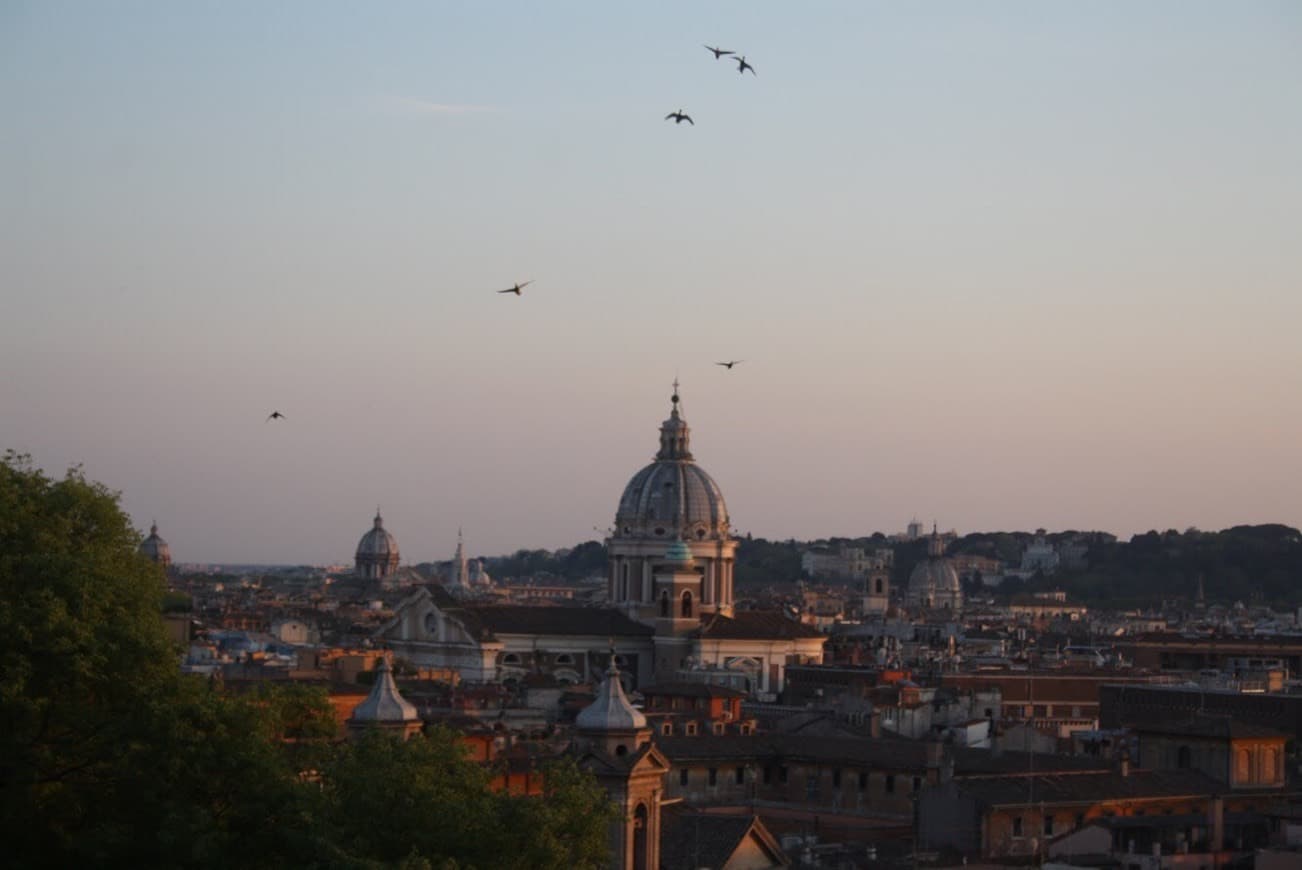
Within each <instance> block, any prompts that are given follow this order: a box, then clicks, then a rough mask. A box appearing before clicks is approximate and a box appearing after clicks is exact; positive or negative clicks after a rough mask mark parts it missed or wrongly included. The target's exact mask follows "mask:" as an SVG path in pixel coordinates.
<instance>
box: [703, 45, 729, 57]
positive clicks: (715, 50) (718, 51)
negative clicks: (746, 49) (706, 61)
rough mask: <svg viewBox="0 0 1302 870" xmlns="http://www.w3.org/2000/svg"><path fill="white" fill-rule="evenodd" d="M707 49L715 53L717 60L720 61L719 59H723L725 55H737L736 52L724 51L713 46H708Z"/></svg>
mask: <svg viewBox="0 0 1302 870" xmlns="http://www.w3.org/2000/svg"><path fill="white" fill-rule="evenodd" d="M706 48H707V49H709V50H710V51H712V52H714V59H715V60H718V59H719V58H721V57H723V56H724V55H725V54H736V52H735V51H724V50H723V49H722V48H715V47H714V46H713V45H707V46H706Z"/></svg>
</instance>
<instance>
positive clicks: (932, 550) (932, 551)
mask: <svg viewBox="0 0 1302 870" xmlns="http://www.w3.org/2000/svg"><path fill="white" fill-rule="evenodd" d="M927 555H928V556H930V557H931V558H933V559H939V558H940V557H941V556H943V555H945V542H944V541H943V540H941V537H940V529H939V527H938V525H937V523H936V522H935V520H933V521H932V523H931V540H930V541H928V542H927Z"/></svg>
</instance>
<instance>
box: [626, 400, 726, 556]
mask: <svg viewBox="0 0 1302 870" xmlns="http://www.w3.org/2000/svg"><path fill="white" fill-rule="evenodd" d="M690 441H691V430H690V429H689V428H688V426H687V421H686V420H684V419H683V418H682V417H681V416H680V415H679V411H678V394H677V392H675V393H674V396H673V410H672V411H670V414H669V419H668V420H666V421H665V422H664V423H663V424H661V426H660V451H659V452H658V453H656V461H655V462H652V463H651V464H650V465H648V466H646V467H645V468H643V469H642V470H641V471H639V472H638V473H637V474H635V475H633V479H632V480H630V481H629V482H628V486H626V487H624V494H623V496H621V497H620V499H619V509H618V510H617V511H616V513H615V534H616V536H618V537H621V538H630V537H632V538H636V537H645V538H665V539H669V540H672V539H673V538H682V539H684V540H686V541H703V540H719V539H725V540H726V539H727V538H728V506H727V505H726V504H725V503H724V500H723V492H722V491H720V489H719V485H718V484H717V483H715V482H714V478H712V477H710V475H709V474H707V473H706V472H705V470H704V469H703V468H701V467H700V466H699V465H697V464H696V462H695V461H694V460H693V458H692V453H691V450H690Z"/></svg>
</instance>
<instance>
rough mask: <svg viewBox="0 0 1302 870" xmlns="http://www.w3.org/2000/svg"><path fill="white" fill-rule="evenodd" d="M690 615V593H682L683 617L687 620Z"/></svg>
mask: <svg viewBox="0 0 1302 870" xmlns="http://www.w3.org/2000/svg"><path fill="white" fill-rule="evenodd" d="M691 615H692V593H690V592H684V593H683V617H684V618H688V617H691Z"/></svg>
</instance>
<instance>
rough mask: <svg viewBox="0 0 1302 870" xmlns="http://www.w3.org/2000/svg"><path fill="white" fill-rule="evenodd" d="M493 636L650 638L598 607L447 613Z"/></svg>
mask: <svg viewBox="0 0 1302 870" xmlns="http://www.w3.org/2000/svg"><path fill="white" fill-rule="evenodd" d="M450 612H451V613H453V614H455V615H457V616H464V617H465V618H466V626H467V628H469V627H471V626H472V625H473V626H475V627H476V628H482V629H484V630H486V631H488V632H491V633H492V634H494V635H502V634H542V635H548V634H553V635H594V636H597V637H650V636H651V635H652V634H654V633H655V631H654V629H652V628H651V627H650V626H649V625H643V624H642V623H640V622H634V621H633V620H632V619H629V618H628V617H627V616H625V615H624V614H622V613H620V612H619V611H617V610H610V609H607V608H598V607H532V606H529V605H518V604H517V605H501V606H483V607H477V606H470V607H464V608H462V609H460V610H453V611H450Z"/></svg>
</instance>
